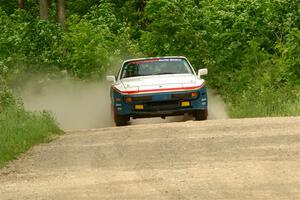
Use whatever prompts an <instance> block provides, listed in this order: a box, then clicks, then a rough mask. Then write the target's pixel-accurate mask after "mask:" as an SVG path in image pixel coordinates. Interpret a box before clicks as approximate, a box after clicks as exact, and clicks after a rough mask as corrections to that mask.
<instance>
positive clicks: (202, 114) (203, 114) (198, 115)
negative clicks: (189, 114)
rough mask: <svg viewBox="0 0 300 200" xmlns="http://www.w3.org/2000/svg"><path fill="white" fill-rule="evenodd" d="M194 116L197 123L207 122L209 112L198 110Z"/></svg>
mask: <svg viewBox="0 0 300 200" xmlns="http://www.w3.org/2000/svg"><path fill="white" fill-rule="evenodd" d="M194 116H195V120H196V121H203V120H207V116H208V112H207V110H196V111H195V114H194Z"/></svg>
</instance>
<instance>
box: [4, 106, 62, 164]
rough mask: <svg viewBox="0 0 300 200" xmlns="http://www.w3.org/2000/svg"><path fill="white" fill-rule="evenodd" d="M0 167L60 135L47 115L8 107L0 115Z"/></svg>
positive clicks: (55, 125) (54, 123) (52, 120)
mask: <svg viewBox="0 0 300 200" xmlns="http://www.w3.org/2000/svg"><path fill="white" fill-rule="evenodd" d="M0 130H1V132H0V167H1V166H3V165H4V164H5V163H6V162H7V161H9V160H12V159H16V158H17V156H18V155H20V154H21V153H23V152H25V151H27V150H28V149H29V148H30V147H31V146H33V145H35V144H38V143H41V142H47V141H49V140H50V139H51V137H52V136H53V135H54V134H58V133H61V131H60V129H59V128H58V126H57V124H56V122H55V121H54V119H53V118H52V117H51V115H50V114H49V113H46V112H42V113H30V112H26V111H24V110H23V109H19V108H15V107H10V108H9V109H6V110H5V111H3V112H1V113H0Z"/></svg>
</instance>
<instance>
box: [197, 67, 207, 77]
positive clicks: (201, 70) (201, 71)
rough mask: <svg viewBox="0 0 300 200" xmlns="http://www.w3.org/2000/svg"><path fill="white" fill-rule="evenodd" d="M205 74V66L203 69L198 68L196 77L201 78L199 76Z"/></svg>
mask: <svg viewBox="0 0 300 200" xmlns="http://www.w3.org/2000/svg"><path fill="white" fill-rule="evenodd" d="M207 74H208V70H207V68H203V69H199V70H198V78H201V76H203V75H207Z"/></svg>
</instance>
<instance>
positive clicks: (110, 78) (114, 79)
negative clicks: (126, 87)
mask: <svg viewBox="0 0 300 200" xmlns="http://www.w3.org/2000/svg"><path fill="white" fill-rule="evenodd" d="M106 80H108V81H111V82H116V77H115V76H106Z"/></svg>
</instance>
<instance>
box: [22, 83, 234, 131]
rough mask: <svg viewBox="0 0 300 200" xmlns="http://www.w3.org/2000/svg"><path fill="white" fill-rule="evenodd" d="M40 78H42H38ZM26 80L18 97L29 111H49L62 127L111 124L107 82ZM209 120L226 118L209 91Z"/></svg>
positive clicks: (223, 108)
mask: <svg viewBox="0 0 300 200" xmlns="http://www.w3.org/2000/svg"><path fill="white" fill-rule="evenodd" d="M41 80H42V81H41ZM41 80H39V79H38V78H37V79H34V80H30V81H27V83H26V84H24V85H23V87H22V91H21V97H22V98H23V101H24V106H25V108H26V109H27V110H30V111H42V110H47V111H50V112H51V113H52V114H53V116H54V117H55V119H56V120H57V121H58V123H59V125H60V127H61V128H62V129H64V130H75V129H89V128H102V127H111V126H114V123H113V121H112V117H111V105H110V95H109V93H110V83H109V82H107V81H102V82H84V81H78V80H77V81H76V80H72V79H69V78H63V79H57V80H45V79H41ZM208 99H209V117H208V119H209V120H215V119H227V118H228V114H227V112H226V106H225V104H224V102H223V101H222V99H221V97H220V96H218V95H217V94H216V93H215V92H214V91H212V90H209V94H208ZM189 120H193V117H191V116H187V115H185V116H176V117H167V118H166V119H165V120H164V119H161V118H151V119H135V120H131V121H130V124H151V123H153V124H155V123H166V122H182V121H189Z"/></svg>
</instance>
